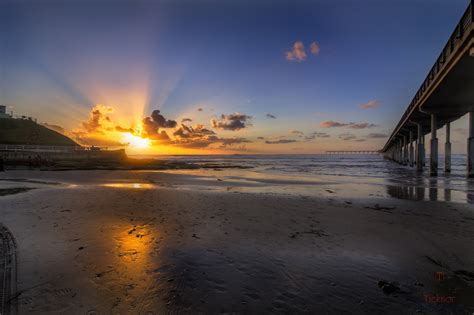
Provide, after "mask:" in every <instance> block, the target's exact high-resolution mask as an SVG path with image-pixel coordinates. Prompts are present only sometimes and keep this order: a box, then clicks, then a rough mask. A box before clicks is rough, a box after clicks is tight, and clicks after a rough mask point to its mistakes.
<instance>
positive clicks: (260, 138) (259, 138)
mask: <svg viewBox="0 0 474 315" xmlns="http://www.w3.org/2000/svg"><path fill="white" fill-rule="evenodd" d="M257 139H258V140H265V137H257Z"/></svg>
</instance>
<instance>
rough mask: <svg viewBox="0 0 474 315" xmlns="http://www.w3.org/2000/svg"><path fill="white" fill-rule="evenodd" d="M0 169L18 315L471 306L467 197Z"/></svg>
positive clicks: (400, 310)
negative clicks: (354, 194) (353, 193)
mask: <svg viewBox="0 0 474 315" xmlns="http://www.w3.org/2000/svg"><path fill="white" fill-rule="evenodd" d="M0 180H1V181H0V185H1V191H2V196H0V217H1V223H2V224H3V225H4V226H6V227H7V228H8V229H9V230H10V231H11V233H12V234H13V236H14V237H15V239H16V242H17V260H18V265H17V273H18V282H17V294H16V297H15V299H14V302H16V303H17V305H18V310H19V313H20V314H26V313H30V312H34V313H36V314H52V313H54V314H162V313H173V314H177V313H179V314H183V313H206V314H217V313H254V314H257V313H259V314H261V313H264V312H267V313H313V314H315V313H316V314H364V313H365V314H366V313H384V314H412V313H413V314H415V313H416V314H419V313H422V314H424V313H426V314H465V313H467V312H468V311H472V310H474V299H473V296H474V288H473V282H474V253H473V252H472V249H473V248H474V238H473V235H474V212H473V209H472V205H468V204H460V203H448V202H439V201H438V202H432V201H410V200H399V199H393V198H377V197H371V196H366V197H364V196H362V197H361V198H352V199H350V198H344V197H339V195H340V193H341V192H342V189H344V187H343V186H341V188H340V189H341V190H338V189H331V190H328V189H327V187H326V185H325V184H324V183H321V184H319V185H318V184H312V187H313V189H314V190H316V191H318V192H320V195H319V196H316V197H311V196H309V197H308V196H296V195H285V194H267V193H246V192H242V191H234V189H233V188H234V187H236V186H238V185H242V186H245V184H244V183H231V184H229V183H228V182H227V181H226V180H218V179H217V180H216V179H215V178H213V177H209V178H203V177H197V176H193V175H189V174H172V173H166V172H138V171H135V172H134V171H71V172H40V171H12V172H7V173H4V174H1V175H0ZM287 185H288V184H287ZM18 188H32V189H31V190H27V189H20V190H18ZM15 189H16V190H15ZM436 272H442V273H443V277H444V279H443V281H437V280H436V277H435V275H436ZM430 296H431V297H430ZM436 296H438V297H453V298H452V299H446V298H445V299H444V300H443V301H442V302H440V301H441V300H440V298H438V300H436V299H434V298H433V297H436ZM436 301H437V302H436Z"/></svg>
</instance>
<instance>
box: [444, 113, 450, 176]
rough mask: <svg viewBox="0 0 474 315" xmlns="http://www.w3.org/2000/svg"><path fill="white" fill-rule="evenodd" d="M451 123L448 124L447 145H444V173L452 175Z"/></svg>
mask: <svg viewBox="0 0 474 315" xmlns="http://www.w3.org/2000/svg"><path fill="white" fill-rule="evenodd" d="M450 137H451V123H449V122H448V123H446V143H445V144H444V171H445V172H446V173H451V142H450Z"/></svg>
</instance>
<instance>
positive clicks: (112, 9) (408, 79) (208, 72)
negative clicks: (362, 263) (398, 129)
mask: <svg viewBox="0 0 474 315" xmlns="http://www.w3.org/2000/svg"><path fill="white" fill-rule="evenodd" d="M467 4H468V1H467V0H449V1H439V0H413V1H406V0H405V1H396V0H393V1H375V0H374V1H349V0H347V1H343V0H341V1H329V0H328V1H255V0H254V1H151V0H149V1H108V0H104V1H87V0H86V1H75V0H66V1H46V0H45V1H42V0H35V1H33V0H29V1H12V0H3V1H0V104H4V105H7V106H8V107H9V110H13V111H14V113H15V114H18V115H28V116H33V117H35V118H37V119H38V121H39V122H41V123H45V124H47V126H49V127H50V128H54V129H56V130H60V131H61V132H64V133H65V134H67V135H69V136H71V137H72V138H73V139H75V140H76V141H78V142H79V143H81V144H84V145H99V146H107V147H125V148H127V151H129V152H131V153H139V154H142V153H143V154H151V153H166V154H182V153H193V154H195V153H203V154H206V153H321V152H324V151H325V150H332V149H361V150H365V149H373V150H376V149H380V148H381V147H382V146H383V144H384V143H385V141H386V139H387V136H388V135H389V134H390V133H391V131H392V129H393V128H394V126H395V124H396V123H397V122H398V120H399V118H400V117H401V115H402V113H403V112H404V110H405V108H406V107H407V105H408V103H409V102H410V101H411V99H412V97H413V95H414V94H415V92H416V91H417V89H418V88H419V86H420V83H421V82H422V80H423V79H424V78H425V76H426V74H427V73H428V70H429V69H430V68H431V66H432V65H433V62H434V60H435V59H436V57H437V56H438V54H439V53H440V51H441V49H442V47H443V46H444V44H445V43H446V41H447V39H448V37H449V36H450V34H451V33H452V31H453V30H454V26H455V25H456V23H457V22H458V21H459V19H460V17H461V15H462V14H463V12H464V10H465V9H466V7H467ZM466 127H467V122H466V119H461V120H460V121H458V122H456V123H455V124H453V126H452V129H453V149H454V152H456V153H463V152H464V151H465V146H466V144H465V143H466V142H465V137H466V131H465V129H466ZM439 134H440V136H439V137H440V139H444V133H443V132H440V133H439ZM441 141H444V140H440V143H442V142H441ZM440 148H441V146H440ZM441 151H442V150H441Z"/></svg>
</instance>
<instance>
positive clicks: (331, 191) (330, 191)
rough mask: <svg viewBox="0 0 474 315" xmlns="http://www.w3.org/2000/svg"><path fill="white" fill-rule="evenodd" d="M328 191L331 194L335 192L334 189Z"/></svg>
mask: <svg viewBox="0 0 474 315" xmlns="http://www.w3.org/2000/svg"><path fill="white" fill-rule="evenodd" d="M326 191H327V192H328V193H330V194H334V191H333V190H331V189H326Z"/></svg>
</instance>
